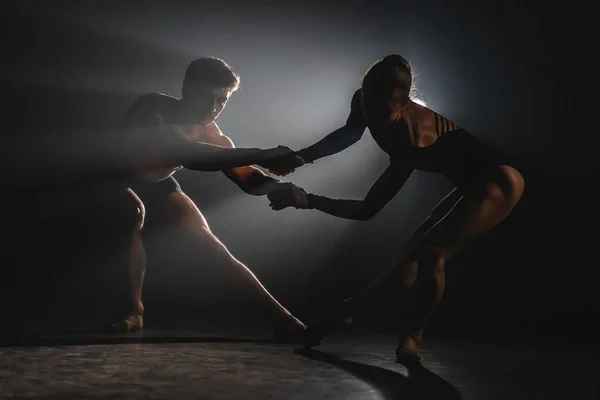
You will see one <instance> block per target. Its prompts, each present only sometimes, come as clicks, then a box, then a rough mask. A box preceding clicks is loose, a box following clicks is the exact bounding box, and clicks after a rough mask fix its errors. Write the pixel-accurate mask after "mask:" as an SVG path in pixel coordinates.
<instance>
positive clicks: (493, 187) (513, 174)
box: [485, 165, 525, 206]
mask: <svg viewBox="0 0 600 400" xmlns="http://www.w3.org/2000/svg"><path fill="white" fill-rule="evenodd" d="M524 190H525V179H524V178H523V176H522V175H521V173H520V172H519V171H517V170H516V169H515V168H513V167H511V166H508V165H501V166H500V167H499V168H498V170H497V171H496V174H494V176H493V179H491V180H490V181H489V182H488V183H487V184H486V186H485V194H486V196H487V198H490V199H494V200H497V201H500V202H503V203H506V204H507V205H511V206H514V205H515V204H516V203H517V202H518V201H519V200H520V199H521V196H522V195H523V191H524Z"/></svg>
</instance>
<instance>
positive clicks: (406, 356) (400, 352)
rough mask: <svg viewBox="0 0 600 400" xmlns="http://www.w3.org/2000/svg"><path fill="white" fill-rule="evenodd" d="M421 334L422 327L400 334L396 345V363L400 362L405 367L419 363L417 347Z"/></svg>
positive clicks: (419, 357)
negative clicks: (400, 337)
mask: <svg viewBox="0 0 600 400" xmlns="http://www.w3.org/2000/svg"><path fill="white" fill-rule="evenodd" d="M422 336H423V330H422V329H421V330H418V331H415V332H412V333H409V334H405V335H403V336H402V339H400V342H399V343H398V347H396V362H397V363H398V364H402V365H404V366H405V367H407V368H409V367H413V366H416V365H420V364H421V355H420V354H419V349H420V346H421V339H422Z"/></svg>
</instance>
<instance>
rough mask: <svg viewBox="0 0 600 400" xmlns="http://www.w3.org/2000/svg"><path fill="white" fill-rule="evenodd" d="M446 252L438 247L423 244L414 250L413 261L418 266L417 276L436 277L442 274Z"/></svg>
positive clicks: (446, 256) (440, 276) (441, 276)
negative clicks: (417, 249)
mask: <svg viewBox="0 0 600 400" xmlns="http://www.w3.org/2000/svg"><path fill="white" fill-rule="evenodd" d="M446 253H447V252H446V251H445V250H444V249H443V248H440V247H436V246H431V245H429V246H428V245H424V246H423V247H422V248H421V249H419V251H417V252H416V257H415V261H416V264H417V265H418V268H419V276H422V277H424V278H432V279H438V278H443V276H444V266H445V264H446V260H447V258H448V255H447V254H446Z"/></svg>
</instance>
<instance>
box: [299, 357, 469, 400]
mask: <svg viewBox="0 0 600 400" xmlns="http://www.w3.org/2000/svg"><path fill="white" fill-rule="evenodd" d="M294 353H296V354H299V355H301V356H303V357H306V358H309V359H311V360H316V361H321V362H325V363H328V364H330V365H333V366H335V367H337V368H340V369H342V370H344V371H346V372H348V373H350V374H352V375H354V376H355V377H357V378H358V379H361V380H362V381H364V382H367V383H369V384H370V385H372V386H373V387H375V388H376V389H377V390H379V391H380V392H381V394H382V395H383V397H384V398H385V399H387V400H392V399H394V400H399V399H402V400H425V399H427V400H460V399H461V395H460V392H459V391H458V390H457V389H456V388H455V387H454V386H452V385H451V384H450V383H449V382H447V381H445V380H444V379H442V378H440V377H439V376H437V375H436V374H434V373H433V372H431V371H429V370H428V369H427V368H425V367H424V366H422V365H420V366H418V367H414V368H410V369H409V371H408V377H406V376H404V375H402V374H399V373H397V372H394V371H390V370H387V369H385V368H381V367H376V366H373V365H368V364H362V363H359V362H355V361H349V360H344V359H342V358H340V357H339V356H336V355H333V354H328V353H324V352H322V351H318V350H307V349H302V348H298V349H294Z"/></svg>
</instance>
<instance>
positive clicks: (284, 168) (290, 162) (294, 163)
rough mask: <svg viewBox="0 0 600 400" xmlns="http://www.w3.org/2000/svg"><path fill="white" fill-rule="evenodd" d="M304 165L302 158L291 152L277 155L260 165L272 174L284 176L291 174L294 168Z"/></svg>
mask: <svg viewBox="0 0 600 400" xmlns="http://www.w3.org/2000/svg"><path fill="white" fill-rule="evenodd" d="M303 165H304V159H303V158H302V157H300V156H299V155H297V154H296V153H292V154H289V155H285V156H282V157H277V158H274V159H272V160H269V161H268V162H265V163H263V164H262V165H261V166H262V167H265V168H267V169H268V170H269V172H271V173H272V174H274V175H277V176H285V175H288V174H291V173H292V172H294V171H295V170H296V168H298V167H301V166H303Z"/></svg>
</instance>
